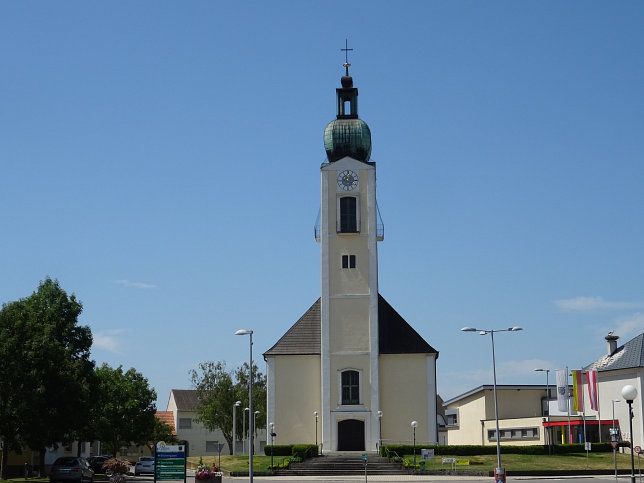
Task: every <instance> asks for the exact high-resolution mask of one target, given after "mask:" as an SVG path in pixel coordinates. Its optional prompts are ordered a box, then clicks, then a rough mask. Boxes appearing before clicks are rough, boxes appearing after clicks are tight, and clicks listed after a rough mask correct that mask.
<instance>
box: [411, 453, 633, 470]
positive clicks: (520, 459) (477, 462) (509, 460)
mask: <svg viewBox="0 0 644 483" xmlns="http://www.w3.org/2000/svg"><path fill="white" fill-rule="evenodd" d="M445 457H449V456H447V455H445V456H436V457H435V458H434V459H433V460H427V461H426V464H425V469H426V470H432V471H433V470H441V469H443V470H445V469H451V467H452V465H451V464H448V463H445V464H442V463H441V461H442V458H445ZM452 457H453V458H456V459H457V460H460V461H463V460H469V461H470V465H455V466H454V469H455V470H456V471H459V470H463V471H468V470H470V471H471V470H475V471H479V470H480V471H493V470H494V468H495V467H496V455H495V454H491V455H481V456H472V457H466V456H452ZM404 458H405V459H406V460H407V461H408V462H409V463H410V465H411V464H413V461H414V455H411V454H408V455H405V457H404ZM420 461H421V458H420V455H418V454H417V455H416V463H417V464H418V463H420ZM501 464H502V465H503V467H504V468H505V469H506V470H507V471H523V470H613V469H614V468H615V465H614V460H613V453H592V452H589V453H588V455H586V453H571V454H564V455H552V456H547V455H519V454H502V455H501ZM642 464H643V465H644V462H642ZM617 468H618V469H625V470H626V469H630V468H631V456H630V454H620V453H618V454H617ZM637 468H638V461H637V457H636V458H635V471H637Z"/></svg>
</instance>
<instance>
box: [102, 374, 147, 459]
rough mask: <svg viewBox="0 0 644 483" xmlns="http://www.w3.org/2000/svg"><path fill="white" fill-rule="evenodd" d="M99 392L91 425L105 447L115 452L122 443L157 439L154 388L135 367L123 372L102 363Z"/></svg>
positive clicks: (140, 442)
mask: <svg viewBox="0 0 644 483" xmlns="http://www.w3.org/2000/svg"><path fill="white" fill-rule="evenodd" d="M96 378H97V392H96V395H95V398H94V404H92V415H91V419H92V427H93V428H94V432H95V436H96V438H97V439H100V440H101V441H102V442H103V445H104V447H105V449H106V450H107V451H108V452H109V453H111V454H116V452H117V451H118V450H119V448H120V447H121V446H123V445H126V444H130V443H135V444H146V443H147V442H149V441H152V440H153V439H154V431H155V427H156V420H157V418H156V417H155V416H154V413H155V412H156V408H155V404H154V402H155V400H156V398H157V395H156V392H155V390H154V389H152V388H150V387H149V385H148V381H147V379H145V378H144V377H143V375H141V374H140V373H139V372H136V370H134V368H131V369H128V370H127V371H126V372H123V368H122V367H121V366H119V367H118V368H116V369H113V368H111V367H110V366H108V365H107V364H103V365H102V366H101V367H99V368H97V369H96Z"/></svg>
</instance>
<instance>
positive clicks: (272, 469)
mask: <svg viewBox="0 0 644 483" xmlns="http://www.w3.org/2000/svg"><path fill="white" fill-rule="evenodd" d="M268 425H269V426H270V428H271V471H275V470H274V468H273V444H274V443H273V438H274V437H275V425H274V424H273V423H269V424H268Z"/></svg>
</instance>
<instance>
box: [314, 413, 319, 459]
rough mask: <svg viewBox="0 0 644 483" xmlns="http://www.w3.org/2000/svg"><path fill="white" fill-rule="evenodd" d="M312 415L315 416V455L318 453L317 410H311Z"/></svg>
mask: <svg viewBox="0 0 644 483" xmlns="http://www.w3.org/2000/svg"><path fill="white" fill-rule="evenodd" d="M313 416H315V453H316V455H315V456H317V455H318V454H319V450H318V412H317V411H313Z"/></svg>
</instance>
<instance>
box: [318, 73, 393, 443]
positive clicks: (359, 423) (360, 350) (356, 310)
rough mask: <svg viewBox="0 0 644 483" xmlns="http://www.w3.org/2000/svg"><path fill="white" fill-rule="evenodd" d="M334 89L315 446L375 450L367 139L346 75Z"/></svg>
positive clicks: (374, 257) (374, 293)
mask: <svg viewBox="0 0 644 483" xmlns="http://www.w3.org/2000/svg"><path fill="white" fill-rule="evenodd" d="M344 66H345V68H346V73H345V75H344V76H343V77H342V79H341V85H342V87H340V88H338V89H336V97H337V117H336V119H335V120H333V121H332V122H330V123H329V124H328V125H327V126H326V129H325V130H324V147H325V150H326V155H327V162H324V163H323V164H322V166H321V167H320V173H321V209H320V227H319V231H317V232H316V239H317V240H318V241H319V242H320V244H321V299H320V318H321V354H320V355H321V383H322V388H321V389H322V391H321V397H322V401H321V406H322V408H321V409H322V411H321V412H322V443H323V447H324V448H329V449H330V450H331V451H334V450H337V451H351V450H353V451H364V450H371V451H373V450H375V449H376V443H377V441H378V439H379V427H378V414H377V413H378V410H379V407H380V403H379V397H380V394H379V387H378V381H379V374H378V355H379V354H378V347H379V345H378V249H377V242H378V241H381V240H382V239H383V233H384V230H383V227H382V224H380V223H379V217H378V209H377V205H376V164H375V163H373V162H371V161H370V160H369V159H370V156H371V132H370V130H369V126H368V125H367V123H366V122H364V121H363V120H361V119H360V118H359V117H358V89H357V88H355V87H354V86H353V79H352V77H351V76H350V75H349V66H350V64H348V62H347V63H345V64H344Z"/></svg>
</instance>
